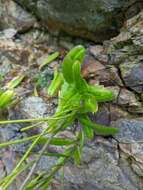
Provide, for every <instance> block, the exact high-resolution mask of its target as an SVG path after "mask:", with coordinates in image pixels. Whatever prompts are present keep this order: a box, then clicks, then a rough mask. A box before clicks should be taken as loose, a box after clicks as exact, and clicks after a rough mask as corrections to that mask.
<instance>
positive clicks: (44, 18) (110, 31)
mask: <svg viewBox="0 0 143 190" xmlns="http://www.w3.org/2000/svg"><path fill="white" fill-rule="evenodd" d="M16 2H18V3H19V4H21V5H22V6H24V7H26V8H27V9H28V10H30V11H31V12H32V13H35V15H36V16H37V18H38V19H40V20H41V22H42V23H43V25H44V26H48V29H49V30H51V31H56V30H57V31H64V32H67V33H69V34H72V35H76V36H81V37H84V38H87V39H90V40H94V41H96V42H101V41H103V40H105V39H109V38H110V37H112V36H115V35H116V34H117V33H118V32H119V28H120V27H121V26H122V25H123V22H124V21H125V18H127V17H128V16H133V15H135V14H136V13H137V12H138V11H139V10H140V9H141V8H143V2H142V1H138V0H134V1H132V0H129V1H127V0H125V1H122V0H106V1H105V0H100V1H98V0H90V3H89V1H88V0H73V1H70V2H69V1H68V0H54V1H53V0H48V1H47V0H36V1H33V0H16Z"/></svg>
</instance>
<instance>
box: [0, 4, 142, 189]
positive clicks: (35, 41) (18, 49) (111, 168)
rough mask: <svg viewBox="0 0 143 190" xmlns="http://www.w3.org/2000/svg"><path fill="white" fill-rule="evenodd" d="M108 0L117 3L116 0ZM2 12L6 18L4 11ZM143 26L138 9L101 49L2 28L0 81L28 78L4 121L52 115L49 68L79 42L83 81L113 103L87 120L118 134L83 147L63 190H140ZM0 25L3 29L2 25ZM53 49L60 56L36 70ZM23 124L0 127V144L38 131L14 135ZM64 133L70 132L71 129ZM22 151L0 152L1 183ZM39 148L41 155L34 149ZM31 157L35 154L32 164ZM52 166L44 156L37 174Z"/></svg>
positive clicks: (37, 30) (38, 30)
mask: <svg viewBox="0 0 143 190" xmlns="http://www.w3.org/2000/svg"><path fill="white" fill-rule="evenodd" d="M1 2H4V3H7V2H8V1H1ZM9 2H10V1H9ZM18 2H20V1H18ZM21 2H22V1H21ZM23 2H24V1H23ZM25 2H26V1H25ZM27 2H31V4H29V7H30V6H31V7H32V1H30V0H29V1H27ZM33 2H37V7H38V6H39V5H40V4H39V3H38V2H43V3H45V2H46V1H44V0H43V1H33ZM47 2H52V1H47ZM104 2H105V1H104ZM114 2H115V5H116V2H117V1H114ZM120 2H121V1H120ZM128 2H129V1H128ZM132 2H135V1H132ZM123 3H124V2H123ZM135 4H136V3H135ZM3 5H4V4H3ZM107 5H108V4H107ZM16 6H17V5H16ZM34 6H35V4H34ZM42 6H43V5H42ZM18 7H19V6H18ZM131 7H132V6H131ZM20 9H21V8H20ZM0 10H1V9H0ZM22 11H24V10H22ZM135 12H136V10H135ZM38 14H39V13H38ZM44 14H45V13H44ZM5 15H6V17H7V13H6V12H5ZM5 19H6V18H5ZM1 22H2V21H0V23H1ZM142 25H143V12H140V13H139V14H138V15H137V16H135V17H133V18H132V19H130V20H128V21H127V23H126V25H125V26H124V27H123V28H122V29H121V33H120V34H119V35H118V36H117V37H115V38H113V39H111V40H109V41H105V42H104V44H103V45H96V44H94V43H92V42H87V41H83V40H81V39H78V38H74V39H73V38H72V37H71V38H70V37H67V38H65V39H64V37H63V36H61V37H59V38H56V37H53V36H51V35H50V34H49V33H47V32H43V31H41V28H32V29H31V30H30V31H25V29H24V28H23V29H22V30H24V32H23V33H17V30H18V28H17V27H14V24H12V25H9V24H8V25H7V26H10V27H8V28H7V29H6V30H2V31H0V84H1V85H3V84H5V83H6V82H7V81H9V80H10V79H11V78H13V76H16V75H17V74H19V73H21V74H26V76H25V79H24V80H23V82H22V83H21V84H20V85H19V86H18V87H17V89H16V92H17V94H18V97H19V101H18V103H17V105H16V106H15V108H12V109H9V110H8V113H7V112H6V113H4V114H3V113H2V115H4V117H5V118H8V119H20V118H37V117H38V118H39V117H47V116H48V115H50V114H52V113H53V111H54V110H55V107H56V105H57V100H56V98H53V99H51V98H50V97H48V96H47V86H48V85H49V82H50V81H51V79H52V78H53V69H54V67H60V66H61V61H62V59H63V57H64V55H65V53H66V51H67V49H69V48H70V47H73V46H74V45H75V44H77V43H81V44H84V45H85V47H87V50H88V53H87V57H86V60H85V62H84V65H83V68H82V74H83V76H84V77H85V78H86V79H87V80H88V82H89V83H92V84H95V83H100V84H103V85H105V86H106V87H107V88H109V89H111V90H113V91H114V94H115V99H114V101H113V102H111V103H105V104H100V106H99V111H98V113H97V114H96V116H93V115H92V116H91V117H92V119H93V120H94V121H95V122H97V123H100V124H104V125H109V126H116V127H118V128H120V133H119V134H117V135H115V136H114V137H112V138H111V137H110V138H103V137H100V136H95V139H94V140H93V141H92V142H89V143H88V144H87V145H86V146H85V148H84V151H83V156H82V165H81V166H79V167H77V166H75V165H73V162H72V161H70V162H69V163H67V165H66V166H65V168H64V170H65V180H64V183H65V185H64V190H87V189H88V190H96V189H97V190H103V189H105V190H142V189H143V167H142V165H143V141H142V139H143V127H142V126H143V83H142V78H143V77H142V71H143V67H142V65H143V62H142V60H143V45H142V44H143V43H142V42H143V29H142ZM3 26H4V27H2V28H4V29H5V24H3ZM57 50H58V51H59V52H60V57H59V58H58V59H57V60H55V61H53V62H52V63H50V64H49V65H47V66H45V67H43V69H42V70H39V66H40V64H41V63H42V62H43V61H44V60H45V59H46V58H47V55H48V54H51V53H53V52H55V51H57ZM35 91H37V92H35ZM0 111H1V110H0ZM2 112H3V111H2ZM0 117H1V113H0ZM28 125H29V124H28ZM24 126H26V125H24V124H20V125H19V124H16V125H8V126H7V128H6V127H3V128H0V142H3V141H9V140H15V139H19V138H23V137H27V136H29V135H30V134H36V133H37V132H38V131H37V130H32V131H30V132H29V133H27V132H20V129H21V128H22V127H24ZM66 133H68V134H66V135H69V131H68V132H67V131H66ZM70 135H71V134H70ZM28 146H29V144H27V143H24V144H18V145H13V146H10V147H9V148H8V149H0V178H2V177H4V176H6V175H7V174H8V173H9V172H10V171H11V170H12V168H13V167H14V165H15V164H16V161H17V160H18V158H19V157H21V155H22V154H23V152H25V150H26V149H27V147H28ZM37 149H38V150H39V147H37ZM37 149H35V150H37ZM34 156H35V154H34V153H33V155H32V157H31V158H30V159H33V157H34ZM54 162H55V160H54V159H51V158H49V157H47V156H44V157H42V159H41V161H40V163H39V165H38V167H37V170H36V172H39V171H40V170H46V171H48V170H49V167H50V166H51V165H52V164H54ZM25 176H26V174H23V176H21V177H20V178H19V180H18V181H16V183H15V184H14V185H13V186H12V188H11V189H12V190H18V189H19V184H20V183H21V181H23V179H24V178H25ZM60 183H61V182H60V180H59V176H56V179H55V181H54V184H53V186H52V187H51V189H52V190H59V188H60Z"/></svg>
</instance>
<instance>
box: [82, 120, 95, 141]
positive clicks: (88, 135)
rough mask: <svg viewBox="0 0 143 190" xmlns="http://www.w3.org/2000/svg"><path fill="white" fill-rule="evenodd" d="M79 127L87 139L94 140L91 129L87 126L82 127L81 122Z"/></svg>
mask: <svg viewBox="0 0 143 190" xmlns="http://www.w3.org/2000/svg"><path fill="white" fill-rule="evenodd" d="M81 126H82V129H83V131H84V134H85V136H86V137H87V138H88V139H90V140H92V139H93V138H94V130H93V128H91V127H89V126H87V125H82V122H81Z"/></svg>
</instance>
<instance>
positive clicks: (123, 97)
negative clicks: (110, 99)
mask: <svg viewBox="0 0 143 190" xmlns="http://www.w3.org/2000/svg"><path fill="white" fill-rule="evenodd" d="M117 103H118V104H119V105H120V106H122V107H124V108H127V110H128V111H129V112H131V113H143V106H142V103H141V102H139V101H138V100H137V98H136V96H135V94H134V93H133V92H131V91H129V90H127V89H121V91H120V93H119V96H118V102H117Z"/></svg>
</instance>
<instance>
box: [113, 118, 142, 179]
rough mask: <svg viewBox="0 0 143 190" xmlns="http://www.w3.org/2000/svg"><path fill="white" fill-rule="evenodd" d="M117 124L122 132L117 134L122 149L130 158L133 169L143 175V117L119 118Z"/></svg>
mask: <svg viewBox="0 0 143 190" xmlns="http://www.w3.org/2000/svg"><path fill="white" fill-rule="evenodd" d="M116 126H117V127H119V128H120V133H119V134H117V135H116V136H115V138H116V139H117V140H118V141H119V145H120V148H121V150H122V151H123V152H124V153H126V154H127V155H128V159H129V158H130V164H131V167H132V169H133V171H134V172H135V173H136V174H137V175H138V176H141V177H142V176H143V167H142V164H143V141H142V139H143V119H142V120H125V119H124V120H118V121H117V122H116Z"/></svg>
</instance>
